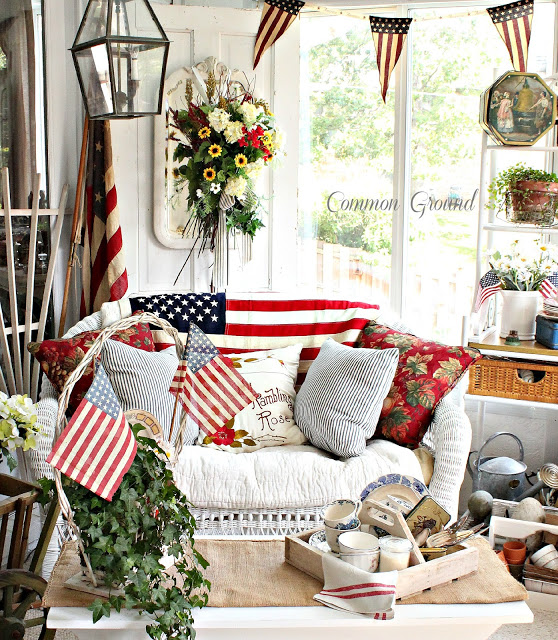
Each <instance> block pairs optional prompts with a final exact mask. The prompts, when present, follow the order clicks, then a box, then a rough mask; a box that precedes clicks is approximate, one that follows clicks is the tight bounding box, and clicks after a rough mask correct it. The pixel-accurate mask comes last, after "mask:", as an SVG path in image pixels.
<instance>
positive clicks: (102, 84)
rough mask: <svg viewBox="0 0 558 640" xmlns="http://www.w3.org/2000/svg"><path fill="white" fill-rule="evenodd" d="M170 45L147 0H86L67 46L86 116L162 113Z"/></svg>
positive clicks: (120, 116)
mask: <svg viewBox="0 0 558 640" xmlns="http://www.w3.org/2000/svg"><path fill="white" fill-rule="evenodd" d="M130 19H132V20H130ZM130 22H131V23H132V25H136V26H134V27H133V28H132V29H131V28H130ZM139 25H141V30H140V29H139V28H138V26H139ZM169 44H170V43H169V40H168V38H167V36H166V34H165V32H164V31H163V28H162V27H161V24H160V23H159V21H158V20H157V17H156V15H155V13H154V12H153V9H152V8H151V6H150V4H149V2H148V1H147V0H89V3H88V5H87V9H86V10H85V14H84V16H83V19H82V21H81V24H80V26H79V30H78V32H77V35H76V39H75V42H74V45H73V47H72V49H71V51H72V56H73V59H74V64H75V67H76V71H77V75H78V80H79V85H80V88H81V93H82V95H83V101H84V102H85V108H86V109H87V115H88V116H89V118H90V119H91V120H95V119H109V118H137V117H140V116H149V115H156V114H159V113H161V105H162V98H163V85H164V82H165V70H166V67H167V57H168V52H169Z"/></svg>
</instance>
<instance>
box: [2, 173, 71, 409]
mask: <svg viewBox="0 0 558 640" xmlns="http://www.w3.org/2000/svg"><path fill="white" fill-rule="evenodd" d="M9 179H10V178H9V172H8V169H7V168H4V169H2V195H3V202H4V208H3V209H0V216H3V217H4V227H5V230H6V263H7V264H6V265H5V268H6V271H7V276H8V299H9V307H10V319H11V320H10V322H11V326H10V327H7V326H6V323H5V320H4V313H3V310H2V308H1V305H0V349H1V351H2V364H3V366H4V371H5V374H6V375H4V372H2V371H1V370H0V390H2V391H3V392H4V393H7V394H10V395H12V394H15V393H20V394H27V395H28V396H29V397H30V398H31V399H32V400H33V401H35V402H36V401H37V399H38V398H37V394H38V388H39V372H40V371H39V363H38V362H35V363H34V364H33V363H32V356H31V354H30V353H29V352H28V351H27V349H26V345H27V343H28V342H30V341H31V339H32V338H33V332H34V331H36V332H37V333H36V335H35V336H34V339H35V340H36V341H38V342H40V341H42V340H43V339H44V335H45V327H46V321H47V315H48V306H49V303H50V297H51V294H52V285H53V282H54V269H55V265H56V255H57V253H58V249H59V246H60V235H61V233H62V224H63V222H64V213H65V209H66V199H67V196H68V185H65V186H64V188H63V189H62V194H61V196H60V201H59V204H58V209H39V185H40V184H41V176H40V175H39V174H36V175H35V179H34V181H33V204H32V208H31V209H12V208H11V204H10V188H9V184H10V182H9ZM14 216H29V217H30V227H29V229H30V235H29V255H28V258H27V278H26V279H25V280H24V293H25V324H24V325H20V324H19V317H18V301H17V300H18V299H17V293H18V289H17V279H16V266H15V258H14V237H13V229H12V219H13V218H14ZM39 216H53V217H54V218H55V222H54V227H52V228H51V236H50V237H51V241H50V258H49V262H48V268H47V272H46V277H45V283H44V289H43V295H42V299H41V311H40V315H39V321H38V322H33V299H34V293H35V284H36V282H35V262H36V261H35V258H36V249H37V229H38V224H39ZM20 282H21V281H20ZM21 334H23V344H22V343H21V342H20V339H21ZM9 336H11V341H8V337H9ZM10 342H11V346H10Z"/></svg>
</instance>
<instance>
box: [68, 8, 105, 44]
mask: <svg viewBox="0 0 558 640" xmlns="http://www.w3.org/2000/svg"><path fill="white" fill-rule="evenodd" d="M107 15H108V0H94V2H90V3H89V5H88V6H87V13H86V15H85V17H84V19H83V20H82V23H81V26H80V30H79V33H78V34H77V36H76V41H75V44H76V45H77V44H83V43H84V42H89V41H90V40H95V39H97V38H104V37H105V36H106V31H107Z"/></svg>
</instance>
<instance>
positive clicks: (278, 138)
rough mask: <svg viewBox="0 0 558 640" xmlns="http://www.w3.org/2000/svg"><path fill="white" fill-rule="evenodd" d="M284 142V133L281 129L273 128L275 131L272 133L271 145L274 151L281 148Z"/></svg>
mask: <svg viewBox="0 0 558 640" xmlns="http://www.w3.org/2000/svg"><path fill="white" fill-rule="evenodd" d="M284 144H285V134H284V133H283V131H281V129H278V128H277V129H275V133H274V134H273V146H274V148H275V150H276V151H278V150H279V149H281V148H282V147H283V145H284Z"/></svg>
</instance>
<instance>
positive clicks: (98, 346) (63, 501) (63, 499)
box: [52, 313, 186, 587]
mask: <svg viewBox="0 0 558 640" xmlns="http://www.w3.org/2000/svg"><path fill="white" fill-rule="evenodd" d="M138 322H148V323H149V324H151V325H156V326H158V327H160V328H161V329H163V330H164V331H165V332H166V333H168V334H169V336H171V337H172V338H174V341H175V343H176V353H177V355H178V357H179V358H181V357H182V353H183V351H184V345H183V344H182V340H181V339H180V336H179V334H178V331H177V330H176V329H175V328H174V327H173V326H172V325H171V324H170V323H169V322H167V321H166V320H162V319H161V318H158V317H157V316H156V315H154V314H153V313H140V314H136V315H133V316H130V317H128V318H124V319H123V320H119V321H118V322H115V323H114V324H112V325H110V327H106V328H105V329H103V330H102V331H101V332H100V333H99V335H98V336H97V338H96V339H95V342H94V343H93V345H92V346H91V348H90V349H89V351H88V352H87V353H86V354H85V356H84V358H83V360H82V361H81V362H80V363H79V365H78V366H77V367H76V369H75V370H74V371H73V372H72V373H71V374H70V375H69V376H68V379H67V380H66V384H65V385H64V388H63V389H62V392H61V394H60V396H59V398H58V415H57V417H56V428H55V430H54V438H53V442H52V445H53V447H54V444H55V443H56V441H57V440H58V438H59V437H60V435H61V433H62V431H63V430H64V428H65V426H66V422H67V421H66V410H67V408H68V401H69V399H70V395H71V393H72V390H73V388H74V385H75V384H76V382H77V381H78V380H79V379H80V378H81V376H82V374H83V372H84V371H85V369H87V367H88V366H89V365H90V364H91V363H92V362H93V361H94V360H95V359H96V358H97V357H98V356H99V355H100V353H101V350H102V348H103V345H104V343H105V342H106V341H107V340H108V339H109V338H110V337H111V336H112V335H113V334H114V333H116V332H117V331H122V330H123V329H129V328H130V327H132V326H134V325H135V324H137V323H138ZM185 424H186V421H185V420H182V422H181V425H180V429H179V432H178V434H177V436H176V455H178V453H179V452H180V449H181V448H182V442H183V438H182V436H183V431H184V427H185ZM54 479H55V482H56V489H57V491H58V502H59V504H60V510H61V511H62V514H63V515H64V517H65V518H66V520H67V522H68V526H69V527H70V529H71V531H72V532H73V533H74V534H75V536H76V538H77V541H78V545H79V549H80V552H81V555H82V556H83V559H84V561H85V565H86V568H87V570H88V572H89V575H90V578H91V581H92V583H93V586H94V587H96V586H97V580H96V577H95V575H94V573H93V571H92V569H91V565H90V563H89V558H88V557H87V554H86V553H85V550H84V548H83V543H82V541H81V537H80V533H79V528H78V527H77V525H76V523H75V522H74V518H73V513H72V507H71V505H70V502H69V500H68V497H67V496H66V494H65V492H64V488H63V486H62V476H61V473H60V471H58V469H56V468H55V469H54Z"/></svg>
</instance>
